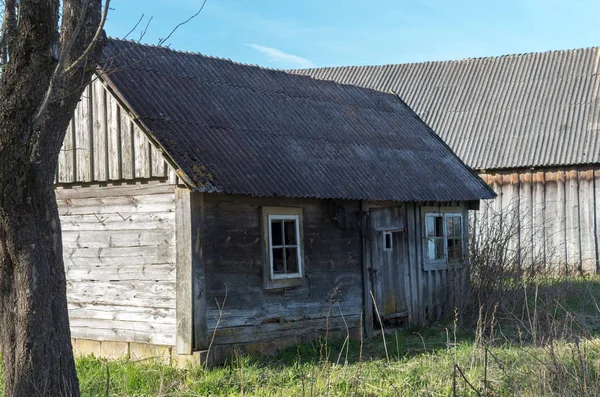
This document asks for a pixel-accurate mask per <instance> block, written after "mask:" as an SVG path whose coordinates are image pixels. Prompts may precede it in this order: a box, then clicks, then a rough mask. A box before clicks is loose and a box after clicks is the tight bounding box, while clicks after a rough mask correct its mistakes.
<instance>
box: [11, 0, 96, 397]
mask: <svg viewBox="0 0 600 397" xmlns="http://www.w3.org/2000/svg"><path fill="white" fill-rule="evenodd" d="M101 11H102V1H101V0H63V1H62V2H61V1H59V0H19V1H17V0H6V1H5V10H4V15H3V26H2V39H1V41H0V46H1V49H0V58H2V60H3V61H4V65H3V69H2V72H1V76H0V324H1V325H0V348H1V352H2V357H3V361H4V378H5V379H4V383H5V385H4V386H5V394H6V396H7V397H13V396H78V395H79V387H78V381H77V374H76V372H75V365H74V360H73V353H72V347H71V337H70V330H69V320H68V313H67V300H66V282H65V271H64V265H63V259H62V240H61V229H60V221H59V216H58V209H57V205H56V198H55V196H54V188H53V186H54V175H55V170H56V164H57V161H58V154H59V151H60V148H61V145H62V142H63V138H64V135H65V132H66V130H67V126H68V124H69V120H70V119H71V117H72V114H73V112H74V110H75V107H76V105H77V102H78V100H79V98H80V97H81V94H82V92H83V89H84V87H85V83H86V82H88V81H89V79H90V77H91V74H92V72H93V69H94V66H95V64H96V60H97V57H98V56H99V53H100V50H101V40H99V41H98V43H97V45H92V46H90V43H96V42H97V40H94V38H97V37H98V36H99V35H100V33H103V32H102V31H101V29H102V22H103V18H102V12H101ZM59 15H61V16H62V19H60V27H59ZM88 48H90V50H89V51H86V50H87V49H88ZM82 55H83V57H82Z"/></svg>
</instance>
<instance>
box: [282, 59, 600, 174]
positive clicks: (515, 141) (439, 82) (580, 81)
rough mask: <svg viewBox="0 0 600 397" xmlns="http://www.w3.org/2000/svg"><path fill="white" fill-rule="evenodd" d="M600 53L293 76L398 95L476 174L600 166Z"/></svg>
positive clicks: (346, 69)
mask: <svg viewBox="0 0 600 397" xmlns="http://www.w3.org/2000/svg"><path fill="white" fill-rule="evenodd" d="M599 54H600V47H593V48H586V49H578V50H567V51H552V52H544V53H531V54H522V55H507V56H501V57H495V58H476V59H464V60H461V61H445V62H427V63H413V64H400V65H383V66H359V67H333V68H322V69H307V70H295V71H292V72H293V73H298V74H304V75H309V76H312V77H315V78H318V79H325V80H334V81H337V82H340V83H345V84H354V85H358V86H361V87H367V88H372V89H375V90H379V91H385V92H389V91H390V90H391V91H393V92H395V93H397V94H398V95H400V96H401V97H402V99H404V100H405V101H406V103H408V105H409V106H411V107H412V108H413V109H414V110H415V111H416V113H417V114H418V115H419V116H420V117H421V118H422V119H423V120H424V121H425V122H427V123H428V124H429V125H430V126H431V127H432V129H433V130H434V131H436V132H437V133H438V134H439V135H440V136H441V137H442V139H443V140H444V141H445V142H446V143H448V145H449V146H450V147H451V148H452V149H453V150H454V151H455V153H456V154H457V155H458V156H459V157H460V158H461V159H462V160H463V161H465V162H466V163H467V164H468V165H470V166H471V167H473V168H475V169H488V170H489V169H499V168H517V167H542V166H555V165H573V164H595V163H600V134H599V126H598V122H599V117H600V106H599V105H600V102H599V99H598V87H599V82H600V80H599V77H598V71H599V70H598V67H599V66H598V57H599Z"/></svg>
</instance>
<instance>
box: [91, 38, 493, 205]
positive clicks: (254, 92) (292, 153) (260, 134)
mask: <svg viewBox="0 0 600 397" xmlns="http://www.w3.org/2000/svg"><path fill="white" fill-rule="evenodd" d="M102 65H103V66H101V68H100V69H99V74H100V76H101V78H102V79H104V80H105V81H106V82H107V84H108V86H109V88H111V89H112V91H113V92H114V93H115V95H117V96H118V97H119V98H120V99H121V101H123V102H124V103H125V104H126V106H127V107H128V108H129V110H130V111H131V112H132V113H133V114H134V116H135V117H137V119H138V120H139V121H140V123H141V124H143V125H144V126H145V127H146V130H147V131H146V132H147V133H148V134H149V135H150V136H151V137H152V138H153V139H154V140H155V141H156V142H158V144H159V145H160V146H162V148H163V149H164V150H165V152H166V153H167V154H168V156H169V157H170V158H171V160H172V161H173V162H174V163H175V164H176V165H177V167H179V168H180V169H181V172H182V173H183V176H184V179H187V180H188V183H189V184H190V185H193V187H195V188H197V189H200V190H204V191H219V192H223V193H228V194H249V195H256V196H285V197H316V198H347V199H369V200H393V201H450V200H478V199H484V198H492V197H494V193H493V192H492V191H491V190H490V189H489V187H488V186H487V185H486V184H485V183H484V182H483V181H482V180H481V179H480V178H479V177H477V175H476V174H475V173H473V171H472V170H470V169H469V168H468V167H466V166H465V165H464V164H463V163H462V162H461V161H460V160H459V159H458V158H457V157H456V156H455V155H454V154H453V153H452V151H451V150H450V149H449V148H448V147H447V146H446V145H445V144H444V143H443V142H442V141H441V140H440V139H439V138H438V137H437V136H436V135H435V133H433V131H431V129H430V128H429V127H428V126H427V125H426V124H425V123H424V122H423V121H422V120H421V119H420V118H419V117H418V116H417V115H416V114H415V113H414V112H412V110H410V108H409V107H408V106H406V104H405V103H404V102H403V101H401V100H400V99H399V98H398V97H397V96H395V95H390V94H385V93H381V92H378V91H374V90H369V89H364V88H359V87H355V86H350V85H342V84H338V83H334V82H326V81H320V80H315V79H312V78H310V77H306V76H298V75H293V74H289V73H286V72H283V71H276V70H270V69H264V68H259V67H255V66H249V65H242V64H238V63H234V62H231V61H229V60H223V59H217V58H211V57H206V56H203V55H201V54H193V53H184V52H178V51H173V50H170V49H168V48H163V47H153V46H146V45H140V44H136V43H134V42H129V41H122V40H114V39H111V40H109V42H108V45H107V47H106V48H105V50H104V61H103V64H102Z"/></svg>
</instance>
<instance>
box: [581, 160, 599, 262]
mask: <svg viewBox="0 0 600 397" xmlns="http://www.w3.org/2000/svg"><path fill="white" fill-rule="evenodd" d="M593 178H594V171H593V170H591V169H582V170H578V181H579V184H578V185H579V186H578V188H579V192H578V197H579V228H578V231H579V237H580V241H581V266H582V269H583V272H584V273H586V274H594V273H596V260H595V259H596V258H595V246H594V235H593V233H594V211H595V208H594V185H593Z"/></svg>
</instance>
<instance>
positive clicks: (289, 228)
mask: <svg viewBox="0 0 600 397" xmlns="http://www.w3.org/2000/svg"><path fill="white" fill-rule="evenodd" d="M284 229H285V245H296V221H295V220H286V221H284Z"/></svg>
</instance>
